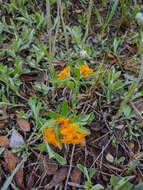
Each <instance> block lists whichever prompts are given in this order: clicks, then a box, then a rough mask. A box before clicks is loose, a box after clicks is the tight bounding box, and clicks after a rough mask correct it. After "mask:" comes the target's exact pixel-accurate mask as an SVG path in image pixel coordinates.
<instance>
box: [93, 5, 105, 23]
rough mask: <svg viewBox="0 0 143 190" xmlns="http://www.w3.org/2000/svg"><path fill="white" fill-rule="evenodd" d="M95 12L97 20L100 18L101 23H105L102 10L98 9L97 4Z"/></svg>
mask: <svg viewBox="0 0 143 190" xmlns="http://www.w3.org/2000/svg"><path fill="white" fill-rule="evenodd" d="M95 13H96V16H97V20H98V22H99V24H100V25H102V24H104V20H103V17H102V15H101V14H100V12H99V11H98V9H97V7H96V6H95Z"/></svg>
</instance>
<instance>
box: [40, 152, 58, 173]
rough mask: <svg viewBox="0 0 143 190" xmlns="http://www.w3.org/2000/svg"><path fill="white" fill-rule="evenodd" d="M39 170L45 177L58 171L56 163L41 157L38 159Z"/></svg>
mask: <svg viewBox="0 0 143 190" xmlns="http://www.w3.org/2000/svg"><path fill="white" fill-rule="evenodd" d="M39 162H40V168H41V170H42V171H43V172H44V173H46V175H53V174H55V173H56V171H57V169H58V165H57V163H56V161H54V160H53V159H49V158H48V157H47V156H44V155H41V156H40V158H39Z"/></svg>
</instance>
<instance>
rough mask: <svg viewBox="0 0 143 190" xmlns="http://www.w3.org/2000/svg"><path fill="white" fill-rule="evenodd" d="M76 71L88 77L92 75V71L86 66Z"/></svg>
mask: <svg viewBox="0 0 143 190" xmlns="http://www.w3.org/2000/svg"><path fill="white" fill-rule="evenodd" d="M78 69H79V70H80V71H81V72H82V74H83V75H84V76H86V77H88V75H89V74H91V73H93V69H90V68H89V67H88V65H81V66H79V67H78Z"/></svg>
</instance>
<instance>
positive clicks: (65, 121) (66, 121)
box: [57, 117, 69, 124]
mask: <svg viewBox="0 0 143 190" xmlns="http://www.w3.org/2000/svg"><path fill="white" fill-rule="evenodd" d="M57 121H58V122H59V123H60V124H65V123H69V118H62V117H59V118H58V119H57Z"/></svg>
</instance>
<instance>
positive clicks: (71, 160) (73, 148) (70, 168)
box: [64, 144, 75, 190]
mask: <svg viewBox="0 0 143 190" xmlns="http://www.w3.org/2000/svg"><path fill="white" fill-rule="evenodd" d="M74 150H75V144H74V145H73V147H72V153H71V159H70V167H69V171H68V175H67V179H66V183H65V188H64V190H66V189H67V185H68V180H69V177H70V173H71V170H72V162H73V154H74Z"/></svg>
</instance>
